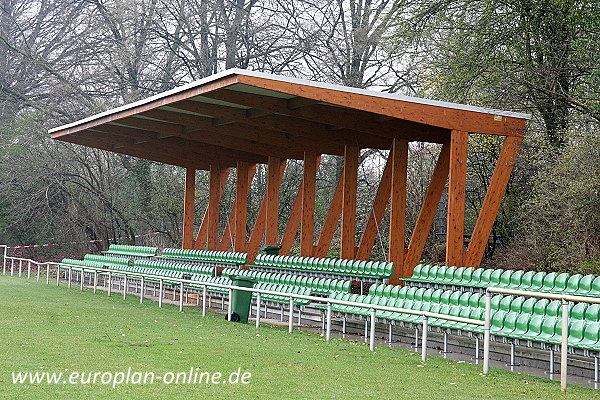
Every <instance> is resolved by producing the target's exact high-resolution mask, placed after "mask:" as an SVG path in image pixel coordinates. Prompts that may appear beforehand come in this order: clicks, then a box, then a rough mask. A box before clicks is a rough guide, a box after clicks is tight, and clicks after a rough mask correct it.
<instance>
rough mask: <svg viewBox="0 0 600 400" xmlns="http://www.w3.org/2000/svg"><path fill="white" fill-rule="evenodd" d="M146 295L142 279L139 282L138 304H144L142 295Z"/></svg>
mask: <svg viewBox="0 0 600 400" xmlns="http://www.w3.org/2000/svg"><path fill="white" fill-rule="evenodd" d="M145 294H146V288H145V283H144V277H143V276H142V279H141V281H140V304H142V303H143V302H144V295H145Z"/></svg>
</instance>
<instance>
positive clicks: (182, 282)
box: [0, 245, 600, 391]
mask: <svg viewBox="0 0 600 400" xmlns="http://www.w3.org/2000/svg"><path fill="white" fill-rule="evenodd" d="M0 247H4V258H3V274H4V275H6V271H7V265H8V261H9V260H10V263H11V265H10V271H11V275H14V270H15V265H14V264H15V261H17V262H18V263H19V266H18V271H19V277H20V276H22V269H23V263H27V272H28V273H27V277H28V278H30V277H31V266H32V265H34V264H35V265H37V266H38V268H37V275H36V277H37V280H38V281H39V280H40V270H41V268H40V267H41V266H42V265H46V283H47V284H48V283H49V282H50V271H51V266H53V267H54V269H55V270H56V272H57V274H56V284H57V286H58V285H59V284H60V272H61V269H67V270H68V277H67V283H68V286H69V287H71V285H72V272H73V269H80V270H81V272H82V278H81V279H80V285H81V290H83V288H84V284H85V283H84V277H83V274H84V273H85V272H88V273H94V280H93V282H94V284H93V289H94V293H95V292H96V288H97V284H98V275H99V274H103V275H107V276H108V290H107V292H108V295H109V296H110V295H111V290H112V284H111V281H112V278H113V275H117V276H122V277H123V279H124V280H125V284H124V288H123V298H126V296H127V284H126V282H127V279H128V278H129V277H132V278H137V279H139V280H140V281H141V287H142V288H141V290H140V303H141V302H142V301H143V298H144V295H145V291H144V284H145V280H146V279H152V280H155V281H158V282H159V296H158V305H159V307H162V299H163V296H162V294H163V290H164V285H165V284H168V285H171V286H173V287H175V284H178V286H179V291H180V296H179V310H180V311H183V298H184V296H183V293H184V289H185V287H186V285H195V286H201V287H202V316H206V300H207V296H208V294H207V292H208V288H209V287H215V288H222V289H227V290H228V300H229V301H228V308H227V319H228V320H229V319H231V313H232V311H231V304H232V302H231V296H232V293H233V291H234V290H240V291H247V292H252V293H256V295H257V297H256V302H257V304H256V309H257V313H256V314H257V315H256V327H259V326H260V312H259V310H260V307H261V295H275V296H281V297H288V298H289V299H290V303H289V306H290V309H289V315H290V317H289V332H290V333H291V332H292V331H293V327H294V322H293V317H292V316H293V308H294V300H295V299H301V300H309V301H311V302H315V303H322V304H326V305H327V310H326V330H325V337H326V340H330V337H331V325H332V322H331V319H332V305H333V304H337V305H344V306H351V307H359V308H365V309H369V310H370V317H371V318H370V323H371V326H370V349H371V351H373V350H374V348H375V324H376V311H391V312H397V313H403V314H412V315H419V316H422V317H423V318H422V340H421V359H422V360H423V361H426V357H427V331H428V323H429V318H437V319H444V320H448V321H455V322H462V323H467V324H472V325H477V326H483V327H484V349H483V353H484V354H483V373H484V374H487V373H488V372H489V355H490V342H491V295H492V293H498V294H507V295H516V296H529V297H537V298H546V299H553V300H561V302H562V331H561V332H562V333H561V350H560V352H561V355H560V357H561V371H560V375H561V390H563V391H564V390H566V387H567V349H568V321H569V307H568V302H569V301H573V302H586V303H595V304H600V298H594V297H586V296H574V295H563V294H555V293H541V292H532V291H524V290H515V289H505V288H495V287H489V288H487V289H486V298H485V317H484V320H483V321H482V320H477V319H471V318H464V317H458V316H453V315H446V314H439V313H432V312H428V311H420V310H412V309H405V308H399V307H389V306H382V305H376V304H365V303H357V302H351V301H344V300H337V299H331V298H324V297H316V296H307V295H301V294H296V293H286V292H277V291H272V290H265V289H257V288H247V287H241V286H234V285H227V284H220V283H212V282H203V281H195V280H191V279H181V278H170V277H165V276H162V275H153V274H144V273H139V272H129V271H119V270H113V269H108V268H95V267H85V266H74V265H67V264H62V263H56V262H41V263H40V262H36V261H34V260H31V259H27V258H20V257H12V256H8V255H7V248H6V246H3V245H0ZM173 290H175V289H173ZM383 319H385V318H383ZM495 336H502V335H495Z"/></svg>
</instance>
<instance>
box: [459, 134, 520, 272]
mask: <svg viewBox="0 0 600 400" xmlns="http://www.w3.org/2000/svg"><path fill="white" fill-rule="evenodd" d="M522 142H523V137H522V136H508V137H506V138H505V139H504V144H503V145H502V150H501V151H500V155H499V157H498V161H497V162H496V168H495V169H494V174H493V175H492V179H491V180H490V184H489V186H488V189H487V193H486V195H485V199H484V200H483V204H482V206H481V210H480V211H479V216H478V218H477V223H476V224H475V229H474V230H473V235H472V236H471V242H470V243H469V248H468V250H467V253H466V257H465V263H464V264H465V266H468V267H479V265H480V264H481V260H482V259H483V254H484V251H485V247H486V246H487V243H488V240H489V237H490V233H491V232H492V227H493V226H494V221H495V220H496V216H497V215H498V210H499V209H500V204H501V203H502V197H503V196H504V192H505V191H506V186H507V185H508V180H509V178H510V174H511V172H512V170H513V167H514V165H515V161H516V159H517V156H518V154H519V150H520V147H521V143H522Z"/></svg>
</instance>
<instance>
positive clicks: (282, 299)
mask: <svg viewBox="0 0 600 400" xmlns="http://www.w3.org/2000/svg"><path fill="white" fill-rule="evenodd" d="M254 287H255V288H256V289H261V290H270V291H273V292H283V293H290V294H299V295H303V296H311V295H312V291H311V289H310V288H307V287H300V286H291V285H281V284H277V283H268V282H259V283H257V284H256V285H254ZM252 296H253V297H254V298H256V293H253V295H252ZM260 298H261V301H271V302H274V303H285V304H289V303H290V298H289V297H287V296H283V295H275V294H264V293H263V294H261V295H260ZM308 304H310V300H305V299H294V305H297V306H305V305H308Z"/></svg>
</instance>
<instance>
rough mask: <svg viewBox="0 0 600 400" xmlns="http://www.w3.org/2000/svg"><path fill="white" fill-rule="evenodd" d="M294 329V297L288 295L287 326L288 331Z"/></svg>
mask: <svg viewBox="0 0 600 400" xmlns="http://www.w3.org/2000/svg"><path fill="white" fill-rule="evenodd" d="M293 330H294V298H293V297H292V296H290V320H289V326H288V332H289V333H292V331H293Z"/></svg>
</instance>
